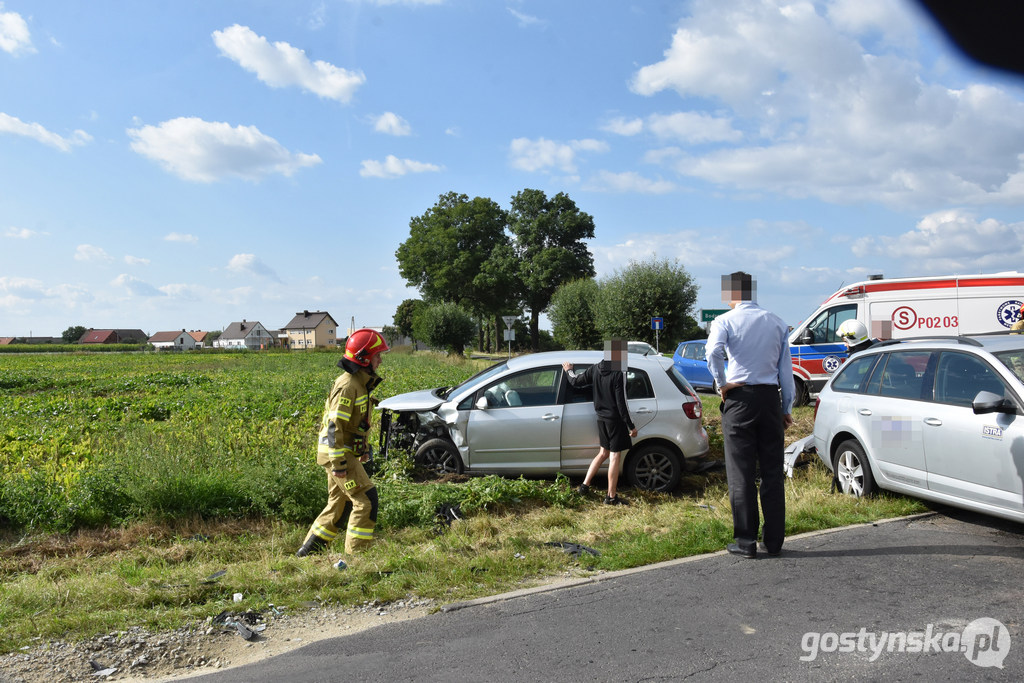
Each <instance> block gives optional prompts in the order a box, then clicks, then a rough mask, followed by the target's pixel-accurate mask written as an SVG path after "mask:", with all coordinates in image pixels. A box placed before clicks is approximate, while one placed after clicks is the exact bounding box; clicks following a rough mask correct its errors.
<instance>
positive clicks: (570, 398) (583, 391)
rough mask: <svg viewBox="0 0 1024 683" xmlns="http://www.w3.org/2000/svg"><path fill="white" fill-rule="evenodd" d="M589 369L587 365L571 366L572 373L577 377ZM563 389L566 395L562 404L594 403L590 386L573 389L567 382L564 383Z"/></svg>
mask: <svg viewBox="0 0 1024 683" xmlns="http://www.w3.org/2000/svg"><path fill="white" fill-rule="evenodd" d="M589 367H590V366H589V365H584V364H581V363H576V364H574V365H573V366H572V371H573V372H574V373H575V374H577V375H579V374H581V373H584V372H586V371H587V368H589ZM565 388H566V395H565V401H563V403H593V402H594V388H593V387H591V386H590V385H587V386H585V387H574V386H573V385H571V384H569V382H566V383H565Z"/></svg>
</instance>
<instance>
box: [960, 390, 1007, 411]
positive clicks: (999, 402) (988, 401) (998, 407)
mask: <svg viewBox="0 0 1024 683" xmlns="http://www.w3.org/2000/svg"><path fill="white" fill-rule="evenodd" d="M971 408H972V409H973V410H974V414H975V415H984V414H986V413H1006V414H1008V415H1016V414H1017V406H1016V405H1015V404H1014V402H1013V401H1011V400H1010V399H1008V398H1006V397H1004V396H1000V395H998V394H993V393H992V392H991V391H979V392H978V395H977V396H975V397H974V400H973V401H971Z"/></svg>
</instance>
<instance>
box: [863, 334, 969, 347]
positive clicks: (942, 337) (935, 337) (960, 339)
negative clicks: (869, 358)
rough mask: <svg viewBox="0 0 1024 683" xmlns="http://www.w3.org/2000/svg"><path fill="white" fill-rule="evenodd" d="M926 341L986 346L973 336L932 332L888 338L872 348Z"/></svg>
mask: <svg viewBox="0 0 1024 683" xmlns="http://www.w3.org/2000/svg"><path fill="white" fill-rule="evenodd" d="M924 341H955V342H956V343H957V344H967V345H968V346H984V345H983V344H982V343H981V342H980V341H978V340H977V339H974V338H972V337H965V336H963V335H946V334H930V335H923V336H920V337H901V338H899V339H886V340H885V341H880V342H878V343H877V344H873V345H872V346H871V348H876V347H879V346H892V345H894V344H902V343H903V342H924Z"/></svg>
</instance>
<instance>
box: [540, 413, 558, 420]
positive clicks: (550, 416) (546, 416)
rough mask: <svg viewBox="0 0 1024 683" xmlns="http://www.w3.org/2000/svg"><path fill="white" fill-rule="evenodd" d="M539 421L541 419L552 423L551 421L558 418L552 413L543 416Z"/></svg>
mask: <svg viewBox="0 0 1024 683" xmlns="http://www.w3.org/2000/svg"><path fill="white" fill-rule="evenodd" d="M541 419H542V420H547V421H548V422H551V421H553V420H557V419H558V416H557V415H555V414H554V413H547V414H545V415H544V417H542V418H541Z"/></svg>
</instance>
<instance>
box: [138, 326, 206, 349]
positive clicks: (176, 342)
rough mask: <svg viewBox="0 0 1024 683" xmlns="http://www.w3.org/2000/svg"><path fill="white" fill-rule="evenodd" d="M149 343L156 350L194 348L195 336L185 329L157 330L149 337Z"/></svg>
mask: <svg viewBox="0 0 1024 683" xmlns="http://www.w3.org/2000/svg"><path fill="white" fill-rule="evenodd" d="M149 343H150V344H152V345H153V347H154V348H155V349H156V350H157V351H188V350H191V349H194V348H196V340H195V337H193V336H192V335H191V334H189V333H188V332H186V331H185V330H181V331H180V332H179V331H177V330H175V331H173V332H157V333H156V334H154V335H153V336H152V337H150V338H149Z"/></svg>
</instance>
